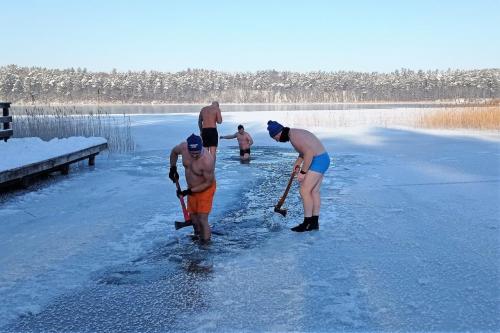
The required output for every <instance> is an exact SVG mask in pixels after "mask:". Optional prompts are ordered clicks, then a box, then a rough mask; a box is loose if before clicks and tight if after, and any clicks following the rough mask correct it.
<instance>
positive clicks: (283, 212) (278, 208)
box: [274, 205, 286, 217]
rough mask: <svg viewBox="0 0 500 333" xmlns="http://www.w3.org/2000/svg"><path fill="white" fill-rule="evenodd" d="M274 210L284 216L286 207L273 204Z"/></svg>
mask: <svg viewBox="0 0 500 333" xmlns="http://www.w3.org/2000/svg"><path fill="white" fill-rule="evenodd" d="M274 212H276V213H280V214H281V215H283V217H286V209H282V208H281V206H278V205H276V206H274Z"/></svg>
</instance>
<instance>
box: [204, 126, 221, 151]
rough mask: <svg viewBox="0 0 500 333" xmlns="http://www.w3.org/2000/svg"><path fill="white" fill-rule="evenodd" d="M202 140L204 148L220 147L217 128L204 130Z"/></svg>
mask: <svg viewBox="0 0 500 333" xmlns="http://www.w3.org/2000/svg"><path fill="white" fill-rule="evenodd" d="M201 139H202V140H203V147H214V146H215V147H217V146H218V145H219V133H217V128H214V127H210V128H202V129H201Z"/></svg>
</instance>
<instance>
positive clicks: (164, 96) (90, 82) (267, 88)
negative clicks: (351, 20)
mask: <svg viewBox="0 0 500 333" xmlns="http://www.w3.org/2000/svg"><path fill="white" fill-rule="evenodd" d="M499 79H500V69H498V68H493V69H477V70H452V69H449V70H446V71H441V70H427V71H423V70H418V71H414V70H410V69H404V68H403V69H400V70H395V71H393V72H391V73H379V72H371V73H368V72H355V71H337V72H323V71H317V72H306V73H298V72H288V71H275V70H266V71H257V72H236V73H229V72H221V71H213V70H204V69H187V70H184V71H180V72H175V73H170V72H158V71H128V72H118V71H116V70H112V71H111V72H91V71H88V70H87V69H85V68H83V69H82V68H77V69H74V68H69V69H48V68H41V67H20V66H16V65H8V66H3V67H0V100H4V101H9V102H12V103H18V104H21V103H22V104H31V103H33V104H35V103H68V104H73V103H74V104H77V103H78V104H79V103H123V104H129V103H130V104H133V103H206V102H208V101H211V100H219V101H222V102H224V103H341V102H391V101H437V100H447V101H450V100H455V101H456V100H477V99H484V98H499V97H500V86H499Z"/></svg>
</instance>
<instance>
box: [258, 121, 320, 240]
mask: <svg viewBox="0 0 500 333" xmlns="http://www.w3.org/2000/svg"><path fill="white" fill-rule="evenodd" d="M267 130H268V132H269V135H270V136H271V138H273V139H274V140H276V141H279V142H287V141H290V143H291V144H292V146H293V148H295V150H296V151H297V152H298V153H299V156H298V157H297V160H296V161H295V163H294V165H293V169H292V170H294V172H295V170H296V169H298V168H300V173H299V174H298V176H297V178H298V180H299V182H300V196H301V197H302V203H303V206H304V221H303V222H302V223H301V224H299V225H297V226H295V227H293V228H292V229H291V230H292V231H297V232H303V231H310V230H317V229H319V210H320V204H321V197H320V187H321V182H322V181H323V175H324V173H325V172H326V170H328V167H329V166H330V157H329V156H328V153H327V152H326V150H325V147H324V146H323V144H322V143H321V141H319V139H318V138H317V137H316V136H315V135H314V134H312V133H311V132H309V131H306V130H303V129H298V128H289V127H283V126H282V125H281V124H280V123H278V122H276V121H272V120H269V121H268V122H267Z"/></svg>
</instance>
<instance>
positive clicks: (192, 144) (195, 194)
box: [168, 134, 216, 242]
mask: <svg viewBox="0 0 500 333" xmlns="http://www.w3.org/2000/svg"><path fill="white" fill-rule="evenodd" d="M179 155H181V156H182V164H183V165H184V168H185V169H186V170H185V173H186V182H187V184H188V189H187V190H184V191H179V192H178V193H177V195H178V196H181V195H182V196H188V211H189V213H190V215H191V221H192V222H193V227H194V230H195V234H196V235H198V236H199V237H200V239H201V241H202V242H209V241H210V237H211V230H210V225H209V224H208V214H210V211H211V210H212V201H213V198H214V194H215V189H216V183H215V172H214V170H215V160H214V156H213V155H212V154H210V153H209V152H208V149H206V148H204V147H203V143H202V140H201V137H199V136H198V135H195V134H191V135H190V136H189V137H188V138H187V140H186V141H185V142H181V143H180V144H178V145H177V146H175V147H174V148H173V149H172V151H171V152H170V173H169V174H168V176H169V178H170V179H171V180H172V181H173V182H175V181H176V180H177V179H179V174H178V173H177V159H178V157H179Z"/></svg>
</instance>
